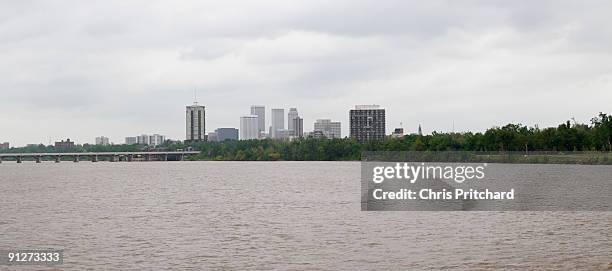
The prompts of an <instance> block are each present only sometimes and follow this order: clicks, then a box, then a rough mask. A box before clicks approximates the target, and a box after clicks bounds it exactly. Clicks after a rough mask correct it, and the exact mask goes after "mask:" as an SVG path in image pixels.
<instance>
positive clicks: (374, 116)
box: [349, 105, 386, 142]
mask: <svg viewBox="0 0 612 271" xmlns="http://www.w3.org/2000/svg"><path fill="white" fill-rule="evenodd" d="M349 120H350V134H351V137H352V138H354V139H356V140H357V141H359V142H365V141H368V140H381V139H384V138H385V130H386V124H385V109H383V108H380V106H378V105H356V106H355V109H351V111H350V112H349Z"/></svg>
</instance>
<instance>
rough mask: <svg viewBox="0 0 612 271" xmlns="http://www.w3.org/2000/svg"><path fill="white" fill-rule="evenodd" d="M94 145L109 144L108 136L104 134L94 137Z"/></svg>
mask: <svg viewBox="0 0 612 271" xmlns="http://www.w3.org/2000/svg"><path fill="white" fill-rule="evenodd" d="M96 145H102V146H107V145H110V143H109V141H108V137H105V136H99V137H96Z"/></svg>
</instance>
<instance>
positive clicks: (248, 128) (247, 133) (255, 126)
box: [240, 115, 259, 140]
mask: <svg viewBox="0 0 612 271" xmlns="http://www.w3.org/2000/svg"><path fill="white" fill-rule="evenodd" d="M257 138H259V118H258V117H257V116H255V115H251V116H244V117H240V140H248V139H257Z"/></svg>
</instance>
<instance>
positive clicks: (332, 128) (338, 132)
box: [314, 119, 342, 138]
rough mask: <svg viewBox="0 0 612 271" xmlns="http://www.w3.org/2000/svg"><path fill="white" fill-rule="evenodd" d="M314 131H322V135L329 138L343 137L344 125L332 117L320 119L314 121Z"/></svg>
mask: <svg viewBox="0 0 612 271" xmlns="http://www.w3.org/2000/svg"><path fill="white" fill-rule="evenodd" d="M314 131H315V132H316V131H319V132H321V133H320V135H322V136H324V137H327V138H340V137H342V125H341V123H340V122H339V121H331V120H330V119H318V120H317V121H316V122H315V123H314Z"/></svg>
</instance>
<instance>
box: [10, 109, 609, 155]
mask: <svg viewBox="0 0 612 271" xmlns="http://www.w3.org/2000/svg"><path fill="white" fill-rule="evenodd" d="M188 148H191V149H193V150H199V151H201V152H202V153H201V154H200V155H197V156H195V157H192V158H190V159H192V160H221V161H222V160H238V161H276V160H295V161H302V160H306V161H313V160H314V161H339V160H359V159H360V158H361V153H362V151H490V152H499V151H502V152H503V151H524V152H531V151H558V152H559V151H560V152H570V151H612V116H609V115H607V114H604V113H600V114H599V115H598V116H597V117H595V118H593V119H592V120H591V124H590V125H586V124H576V123H574V124H571V123H570V122H569V121H568V122H566V123H563V124H560V125H559V126H557V127H551V128H545V129H540V128H538V127H527V126H524V125H521V124H508V125H506V126H503V127H493V128H491V129H488V130H487V131H485V132H484V133H472V132H467V133H439V132H433V133H432V134H431V135H416V134H412V135H406V136H404V137H403V138H391V137H389V138H386V139H384V140H379V141H369V142H365V143H363V144H360V143H358V142H357V141H355V140H353V139H350V138H344V139H314V138H305V139H298V140H294V141H282V140H272V139H264V140H241V141H235V140H228V141H225V142H193V143H181V142H166V143H165V144H164V145H163V146H161V149H163V150H171V151H172V150H179V149H182V150H187V149H188ZM145 149H146V147H144V146H137V145H113V146H96V145H87V144H86V145H82V146H81V145H78V146H76V147H75V149H74V150H71V151H75V152H106V151H112V152H121V151H139V150H145ZM5 152H58V150H55V148H54V147H52V146H43V145H40V146H33V147H23V148H11V149H10V150H8V151H5ZM542 159H547V158H542ZM605 159H607V158H605Z"/></svg>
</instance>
